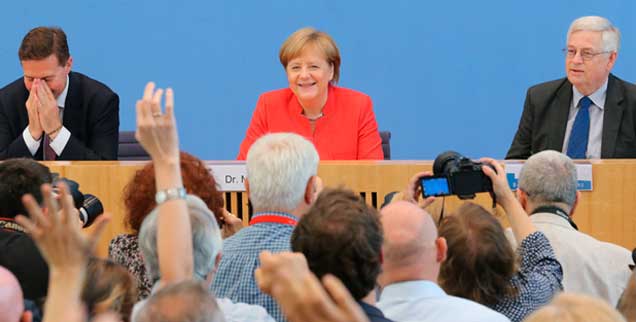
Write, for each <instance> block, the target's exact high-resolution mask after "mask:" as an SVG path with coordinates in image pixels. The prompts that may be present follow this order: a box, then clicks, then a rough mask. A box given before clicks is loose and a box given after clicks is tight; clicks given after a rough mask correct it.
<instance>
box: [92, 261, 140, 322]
mask: <svg viewBox="0 0 636 322" xmlns="http://www.w3.org/2000/svg"><path fill="white" fill-rule="evenodd" d="M82 301H84V303H86V306H87V307H88V311H89V313H90V315H91V316H93V315H95V314H98V313H103V312H106V311H112V312H115V313H118V314H119V315H120V318H121V319H122V321H124V322H128V321H130V314H131V313H132V309H133V306H134V305H135V302H136V301H137V285H136V283H135V279H134V278H133V276H132V275H130V273H129V272H128V270H127V269H126V267H124V266H122V265H120V264H117V263H115V262H113V261H111V260H109V259H102V258H91V259H90V260H89V261H88V268H87V272H86V278H85V280H84V287H83V290H82Z"/></svg>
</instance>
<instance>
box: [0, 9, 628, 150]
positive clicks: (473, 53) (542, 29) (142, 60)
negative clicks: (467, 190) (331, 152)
mask: <svg viewBox="0 0 636 322" xmlns="http://www.w3.org/2000/svg"><path fill="white" fill-rule="evenodd" d="M634 12H636V2H634V1H632V0H623V1H620V0H606V1H598V0H596V1H591V0H580V1H554V0H551V1H548V0H537V1H524V2H522V1H504V0H497V1H449V2H443V1H435V2H432V1H431V2H429V1H415V0H413V1H399V0H398V1H322V0H314V1H291V0H273V1H256V0H234V1H201V0H192V1H166V0H154V1H146V0H143V1H122V0H111V1H93V0H83V1H79V0H75V1H39V0H36V1H8V2H5V3H3V10H2V12H0V30H2V31H1V35H2V37H1V39H2V41H1V42H0V84H2V85H4V84H7V83H9V82H11V81H13V80H14V79H16V78H19V77H20V76H21V68H20V64H19V62H18V58H17V49H18V46H19V44H20V41H21V39H22V37H23V36H24V34H25V33H26V32H27V31H28V30H29V29H31V28H33V27H35V26H38V25H58V26H61V27H62V28H63V29H64V30H65V31H66V33H67V35H68V37H69V46H70V48H71V54H72V55H73V57H74V66H73V69H74V70H76V71H80V72H83V73H85V74H87V75H89V76H91V77H93V78H96V79H98V80H100V81H102V82H104V83H106V84H107V85H109V86H110V87H111V88H112V89H113V90H115V91H116V92H117V93H119V95H120V98H121V111H120V117H121V129H122V130H132V129H134V126H135V115H134V104H135V101H136V100H137V98H139V97H140V96H141V92H142V89H143V86H144V84H145V83H146V82H147V81H148V80H154V81H156V82H157V83H158V84H159V86H164V87H165V86H171V87H173V88H174V89H175V93H176V94H175V95H176V111H177V117H178V120H179V134H180V136H181V141H182V148H183V149H184V150H187V151H190V152H192V153H194V154H195V155H197V156H199V157H201V158H203V159H210V160H221V159H234V158H235V156H236V154H237V152H238V146H239V144H240V142H241V140H242V138H243V136H244V133H245V130H246V128H247V125H248V123H249V120H250V118H251V115H252V111H253V109H254V105H255V103H256V100H257V98H258V95H259V94H260V93H262V92H265V91H268V90H272V89H277V88H281V87H285V86H287V84H286V77H285V74H284V70H283V68H282V67H281V66H280V63H279V62H278V49H279V47H280V45H281V43H282V42H283V40H284V39H285V38H286V37H287V36H288V35H289V34H290V33H292V32H293V31H294V30H296V29H298V28H300V27H304V26H314V27H316V28H318V29H321V30H324V31H326V32H328V33H329V34H331V35H332V36H333V37H334V38H335V40H336V42H337V43H338V45H339V47H340V50H341V55H342V70H341V80H340V85H341V86H344V87H349V88H353V89H356V90H359V91H362V92H365V93H367V94H369V95H370V96H371V97H372V99H373V101H374V109H375V112H376V116H377V119H378V123H379V126H380V129H383V130H390V131H391V132H393V139H392V142H391V145H392V149H393V151H392V154H393V158H394V159H433V158H435V156H436V155H437V154H438V153H439V152H442V151H444V150H448V149H455V150H458V151H459V152H462V153H464V154H466V155H468V156H471V157H480V156H493V157H496V158H503V156H504V155H505V153H506V151H507V149H508V147H509V145H510V142H511V141H512V137H513V135H514V133H515V130H516V127H517V123H518V120H519V117H520V115H521V110H522V107H523V101H524V99H525V92H526V89H527V88H528V87H529V86H531V85H533V84H536V83H539V82H542V81H547V80H551V79H556V78H560V77H563V76H564V57H563V55H562V53H561V49H562V48H563V47H564V44H565V36H566V31H567V28H568V26H569V24H570V22H571V21H572V20H573V19H575V18H577V17H579V16H584V15H602V16H605V17H608V18H609V19H610V20H612V22H614V23H615V24H616V25H617V26H618V27H619V28H620V29H621V32H622V36H623V39H622V46H621V50H620V52H619V56H618V62H617V64H616V66H615V68H614V73H615V74H616V75H617V76H619V77H621V78H623V79H625V80H627V81H631V82H633V81H636V59H634V57H636V20H634V19H633V14H634Z"/></svg>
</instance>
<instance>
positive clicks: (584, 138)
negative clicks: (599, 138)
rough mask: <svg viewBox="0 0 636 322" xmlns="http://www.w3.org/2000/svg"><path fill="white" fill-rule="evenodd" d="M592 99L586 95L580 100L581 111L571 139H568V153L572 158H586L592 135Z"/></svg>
mask: <svg viewBox="0 0 636 322" xmlns="http://www.w3.org/2000/svg"><path fill="white" fill-rule="evenodd" d="M591 104H592V100H590V98H589V97H587V96H585V97H583V98H581V100H580V101H579V111H578V112H577V113H576V118H575V119H574V124H573V125H572V131H571V132H570V139H569V140H568V151H567V155H568V156H569V157H570V158H572V159H585V152H587V142H588V138H589V136H590V105H591Z"/></svg>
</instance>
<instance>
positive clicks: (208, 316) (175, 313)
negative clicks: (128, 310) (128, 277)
mask: <svg viewBox="0 0 636 322" xmlns="http://www.w3.org/2000/svg"><path fill="white" fill-rule="evenodd" d="M224 321H225V318H224V317H223V312H221V309H220V308H219V306H218V303H217V302H216V299H215V298H214V295H212V294H211V293H210V291H208V290H207V289H206V288H205V287H204V286H203V285H202V284H201V283H200V282H196V281H192V280H190V281H185V282H180V283H175V284H169V285H167V286H165V287H163V288H161V289H160V290H159V291H157V292H156V293H154V294H152V295H151V296H150V297H149V298H148V301H147V302H146V303H145V304H144V305H143V306H142V308H141V310H140V311H139V314H138V315H137V316H136V317H135V322H224Z"/></svg>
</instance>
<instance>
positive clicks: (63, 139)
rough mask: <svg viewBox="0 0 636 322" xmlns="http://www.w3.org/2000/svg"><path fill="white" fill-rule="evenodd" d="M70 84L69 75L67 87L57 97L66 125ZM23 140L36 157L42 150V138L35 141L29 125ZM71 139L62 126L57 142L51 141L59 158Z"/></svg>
mask: <svg viewBox="0 0 636 322" xmlns="http://www.w3.org/2000/svg"><path fill="white" fill-rule="evenodd" d="M68 84H69V81H68V75H66V86H65V87H64V90H63V91H62V93H61V94H60V96H58V97H57V106H58V107H59V108H60V121H61V122H62V123H64V104H65V102H66V95H67V94H68ZM44 135H46V134H44ZM22 138H23V139H24V143H25V144H26V146H27V148H28V149H29V152H31V155H35V153H36V152H37V151H38V149H39V148H40V144H41V143H42V137H40V139H39V140H35V139H34V138H33V137H32V136H31V132H29V125H27V126H26V128H25V129H24V131H22ZM70 138H71V132H70V131H69V130H68V129H67V128H65V127H64V126H62V128H61V129H60V132H59V133H58V134H57V136H56V137H55V140H53V141H51V142H50V144H49V145H50V146H51V148H52V149H53V151H55V154H56V155H57V156H60V154H62V151H64V148H65V147H66V143H68V140H69V139H70Z"/></svg>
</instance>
